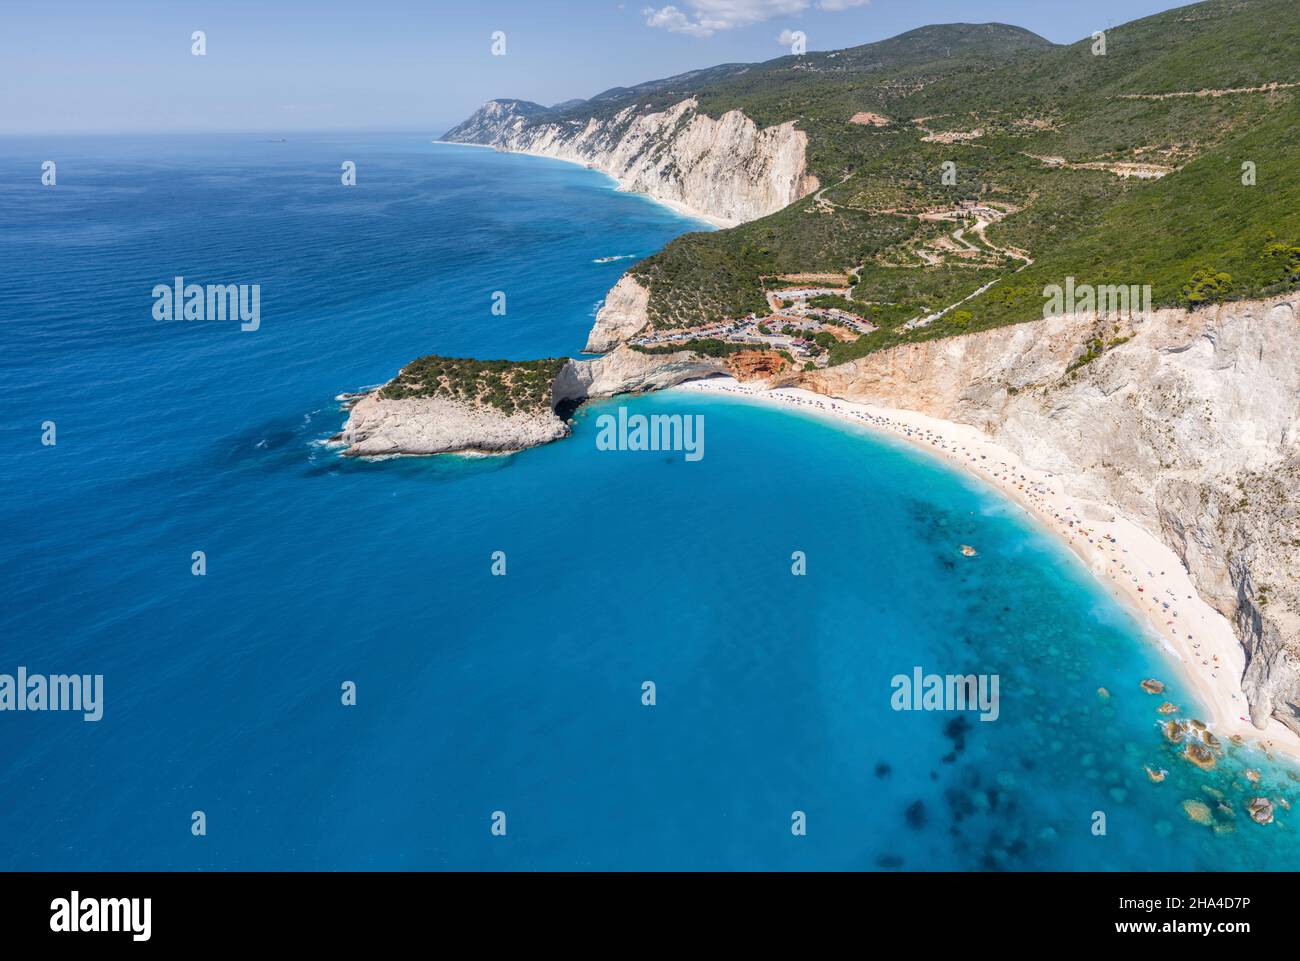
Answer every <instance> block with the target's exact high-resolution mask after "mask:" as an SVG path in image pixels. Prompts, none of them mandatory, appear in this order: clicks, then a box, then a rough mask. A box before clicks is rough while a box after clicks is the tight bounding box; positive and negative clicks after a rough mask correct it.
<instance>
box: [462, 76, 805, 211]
mask: <svg viewBox="0 0 1300 961" xmlns="http://www.w3.org/2000/svg"><path fill="white" fill-rule="evenodd" d="M698 108H699V105H698V104H697V102H696V101H695V100H693V99H688V100H683V101H681V102H680V103H678V104H675V105H674V106H672V107H670V108H668V109H667V110H662V111H658V112H651V111H648V110H646V109H645V108H640V107H637V106H631V107H626V108H624V109H622V110H620V111H619V112H618V113H616V114H613V115H611V116H593V117H587V118H582V119H572V118H569V119H562V120H561V119H550V118H551V114H550V112H549V111H546V110H545V109H544V108H541V107H538V106H537V105H536V104H528V103H524V102H521V101H515V100H492V101H489V102H488V103H486V104H484V105H483V107H482V108H480V109H479V111H478V112H477V113H475V114H474V116H472V117H470V118H469V119H468V120H466V121H465V122H464V123H462V124H460V125H459V126H458V127H455V128H453V129H452V130H450V131H448V132H447V133H446V134H445V135H444V136H443V140H444V141H448V142H451V143H472V144H482V145H486V146H492V147H496V148H497V149H499V150H506V151H512V152H519V153H531V154H539V155H542V156H546V157H555V158H557V159H560V160H571V161H575V162H578V163H583V164H587V165H590V166H591V167H593V168H595V169H597V170H600V171H602V172H604V173H607V174H609V175H610V176H612V177H614V178H615V179H617V180H618V181H619V183H620V185H621V187H622V189H624V190H631V191H636V192H638V193H644V194H647V195H649V196H651V197H653V198H655V199H656V200H659V201H663V202H665V203H669V204H673V205H676V206H679V207H681V208H684V209H685V210H686V211H688V212H690V213H694V214H697V215H700V216H703V217H705V218H707V219H709V220H712V221H714V222H716V223H718V224H720V225H722V226H730V225H734V224H738V223H742V222H744V221H747V220H754V219H756V218H758V217H763V216H766V215H767V214H770V213H775V212H776V211H778V210H780V209H781V208H782V207H786V206H788V205H790V204H792V203H794V202H795V201H796V200H799V199H800V198H802V197H804V196H807V195H808V194H809V193H812V192H813V191H814V190H816V189H817V187H818V184H817V179H816V178H815V177H813V176H812V175H810V174H809V173H808V170H807V163H806V159H805V153H806V149H807V146H808V136H807V134H805V133H804V132H803V131H801V130H796V129H795V126H794V123H793V122H787V123H783V124H780V125H779V126H775V127H767V128H764V129H760V128H759V127H758V126H757V125H756V124H755V123H754V122H753V121H752V120H750V119H749V118H748V117H746V116H745V115H744V114H743V113H741V112H740V111H739V110H732V111H729V112H728V113H725V114H723V115H722V116H721V117H719V118H717V119H716V120H715V119H713V118H711V117H708V116H705V115H704V114H702V113H700V112H699V109H698Z"/></svg>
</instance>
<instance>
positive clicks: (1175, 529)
mask: <svg viewBox="0 0 1300 961" xmlns="http://www.w3.org/2000/svg"><path fill="white" fill-rule="evenodd" d="M1298 307H1300V300H1298V299H1297V298H1296V297H1295V296H1294V295H1291V296H1287V297H1281V298H1275V299H1273V300H1269V301H1258V302H1243V303H1234V304H1226V305H1223V306H1219V307H1215V308H1210V309H1205V310H1201V311H1198V312H1195V313H1188V312H1185V311H1181V310H1162V311H1157V312H1156V313H1155V314H1154V315H1153V316H1152V317H1151V318H1149V319H1147V320H1145V321H1138V322H1135V323H1134V324H1132V325H1125V326H1123V327H1122V328H1121V330H1119V331H1118V332H1117V331H1116V330H1115V329H1114V324H1113V323H1112V322H1110V321H1094V320H1089V319H1085V318H1082V317H1065V318H1054V319H1049V320H1041V321H1035V322H1031V323H1025V324H1021V325H1018V326H1013V327H1005V328H1000V329H997V330H991V331H985V332H981V333H976V334H970V335H966V336H963V337H955V338H951V339H946V340H934V341H929V342H925V343H920V344H914V345H907V346H903V347H898V348H894V349H892V350H888V351H882V352H880V353H878V354H873V355H870V356H868V357H865V358H863V359H861V360H857V361H854V362H851V363H848V364H844V365H842V366H839V367H832V368H828V369H826V370H822V371H816V372H811V373H808V374H805V375H803V376H802V377H800V378H799V381H798V382H799V384H800V386H803V387H806V388H809V389H811V390H815V391H818V392H820V393H824V394H829V395H832V396H836V397H843V398H845V399H847V400H853V401H860V402H864V403H871V404H876V405H881V406H887V407H894V408H898V409H905V410H914V411H918V412H920V413H923V414H927V415H930V416H933V417H938V418H942V419H944V420H947V421H953V422H957V423H962V424H967V425H971V426H974V427H978V428H980V429H981V430H982V431H983V432H984V433H985V434H986V435H987V436H988V437H989V438H990V440H993V441H995V442H996V443H998V444H1000V445H1002V446H1003V447H1006V448H1008V449H1010V450H1012V451H1014V452H1015V453H1017V454H1018V455H1019V456H1020V457H1021V458H1022V460H1023V461H1024V462H1025V463H1026V464H1027V465H1028V466H1030V467H1033V468H1035V469H1037V470H1041V471H1046V472H1050V473H1052V474H1054V475H1056V476H1057V477H1059V478H1060V480H1061V482H1062V484H1063V485H1064V488H1065V490H1066V491H1067V492H1068V493H1070V494H1071V495H1072V496H1075V497H1078V498H1082V499H1084V500H1088V501H1094V502H1097V503H1099V504H1104V505H1108V506H1109V507H1110V508H1112V509H1114V510H1117V511H1119V512H1120V513H1121V514H1122V515H1123V516H1125V517H1126V518H1128V519H1129V520H1131V521H1132V522H1134V523H1136V524H1137V525H1138V526H1140V527H1142V528H1143V529H1145V530H1146V531H1147V532H1148V533H1150V534H1152V535H1154V536H1155V537H1157V538H1158V539H1159V540H1161V541H1163V542H1164V543H1165V544H1166V545H1167V546H1169V547H1170V548H1171V549H1172V550H1173V551H1174V552H1175V553H1176V554H1177V555H1178V556H1179V558H1180V559H1181V560H1182V561H1183V563H1184V565H1185V566H1186V567H1187V569H1188V572H1189V573H1190V575H1191V577H1192V581H1193V583H1194V584H1195V585H1196V587H1197V590H1198V591H1199V593H1200V594H1201V596H1202V597H1203V598H1204V599H1205V600H1206V601H1207V602H1208V603H1210V604H1211V605H1212V606H1213V607H1215V608H1217V609H1218V610H1219V611H1220V612H1222V613H1223V614H1224V615H1225V616H1226V617H1227V618H1228V619H1229V620H1230V621H1231V622H1232V623H1233V625H1234V627H1235V629H1236V632H1237V635H1238V637H1239V639H1240V640H1241V643H1242V645H1243V647H1244V648H1245V652H1246V656H1247V667H1246V672H1245V676H1244V678H1243V688H1244V690H1245V692H1246V694H1247V697H1248V699H1249V701H1250V705H1251V719H1252V721H1253V722H1254V723H1255V725H1256V726H1257V727H1261V728H1262V727H1263V726H1264V724H1265V723H1266V721H1267V719H1268V718H1269V716H1270V715H1271V716H1273V717H1276V718H1277V719H1278V720H1280V721H1282V722H1283V723H1284V724H1286V725H1287V726H1288V727H1290V728H1292V730H1295V731H1298V732H1300V322H1298V321H1300V317H1298V316H1297V309H1298ZM1122 336H1130V337H1131V339H1129V340H1128V341H1126V342H1122V343H1115V341H1116V340H1117V339H1118V338H1119V337H1122ZM1099 337H1100V338H1101V339H1102V340H1104V341H1106V342H1108V343H1112V344H1113V346H1111V347H1110V348H1109V349H1108V350H1107V351H1106V352H1105V353H1104V354H1102V355H1101V356H1100V357H1099V358H1097V359H1096V360H1093V361H1091V362H1090V363H1087V364H1085V365H1084V366H1082V367H1080V368H1078V369H1077V370H1075V371H1071V370H1070V369H1069V368H1070V366H1071V365H1072V364H1073V363H1074V362H1076V361H1077V360H1078V359H1079V358H1080V357H1081V356H1082V355H1083V354H1084V353H1085V351H1086V350H1087V348H1088V345H1089V344H1090V343H1092V342H1093V341H1094V340H1095V339H1096V338H1099Z"/></svg>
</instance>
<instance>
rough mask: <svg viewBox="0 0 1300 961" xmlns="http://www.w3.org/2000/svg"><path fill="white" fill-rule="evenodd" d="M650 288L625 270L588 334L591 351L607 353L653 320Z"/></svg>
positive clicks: (606, 296) (588, 350) (584, 349)
mask: <svg viewBox="0 0 1300 961" xmlns="http://www.w3.org/2000/svg"><path fill="white" fill-rule="evenodd" d="M649 308H650V288H649V287H646V286H645V285H644V284H642V283H641V282H640V281H638V280H637V279H636V277H634V276H633V275H632V274H624V275H623V276H622V277H621V278H619V281H618V283H617V284H615V285H614V286H613V288H612V289H611V290H610V292H609V293H608V294H606V295H605V303H604V304H603V305H602V306H601V308H600V310H598V311H597V312H596V322H595V323H594V324H593V325H592V327H591V332H590V333H589V334H588V335H587V346H585V347H583V348H582V349H583V351H584V352H586V353H588V354H603V353H604V352H605V351H607V350H613V349H614V348H615V347H617V346H618V345H619V344H622V343H626V342H627V341H628V340H629V339H630V338H632V337H634V336H636V334H637V333H639V332H640V331H641V330H642V329H643V328H644V327H645V326H646V325H647V324H649V323H650V310H649Z"/></svg>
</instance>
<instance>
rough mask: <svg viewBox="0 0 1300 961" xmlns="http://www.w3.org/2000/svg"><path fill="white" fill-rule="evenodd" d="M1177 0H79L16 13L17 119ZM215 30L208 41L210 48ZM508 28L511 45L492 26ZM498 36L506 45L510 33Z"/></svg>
mask: <svg viewBox="0 0 1300 961" xmlns="http://www.w3.org/2000/svg"><path fill="white" fill-rule="evenodd" d="M1180 5H1181V4H1180V3H1178V2H1171V0H673V2H672V3H665V2H664V0H627V2H623V3H619V2H616V0H614V2H611V0H456V2H450V0H352V2H339V0H219V2H188V0H113V2H107V0H62V2H60V3H58V4H39V3H10V4H6V5H5V8H4V10H3V12H0V135H4V134H22V133H82V132H87V133H88V132H153V131H203V130H208V131H243V130H247V131H272V132H274V131H291V130H427V131H429V132H431V133H435V134H436V133H441V132H443V131H444V130H445V129H446V128H448V127H450V126H452V125H454V124H456V123H458V122H459V121H461V120H463V119H464V118H465V117H467V116H468V115H469V114H471V113H472V112H473V111H474V110H475V109H477V108H478V106H479V105H481V104H482V103H483V102H484V101H486V100H490V99H493V98H497V97H517V98H519V99H522V100H533V101H536V102H539V103H544V104H548V105H549V104H553V103H558V102H560V101H562V100H568V99H570V98H575V97H581V98H584V99H585V98H586V97H590V96H592V95H593V94H596V93H599V92H600V91H602V90H606V89H608V88H610V87H614V86H625V85H631V84H635V83H639V82H642V81H645V80H651V79H655V78H658V77H665V76H671V75H672V74H675V73H680V72H682V71H684V70H691V69H696V68H700V67H708V66H713V65H714V64H718V63H728V62H738V61H740V62H752V61H761V60H768V59H771V58H773V57H778V56H782V55H783V54H786V53H789V52H790V51H789V48H788V45H782V44H781V43H780V42H779V40H778V38H780V37H782V36H783V35H784V34H785V33H786V32H788V31H794V30H799V31H802V32H803V33H804V34H805V35H806V37H807V49H809V50H834V49H838V48H841V47H847V46H855V45H857V44H861V43H870V42H872V41H875V40H883V39H885V38H887V37H892V36H895V35H896V34H899V33H903V32H904V31H907V30H911V29H914V28H916V27H920V26H925V25H926V24H931V23H953V22H966V23H985V22H990V21H996V22H1001V23H1010V24H1015V25H1016V26H1021V27H1025V28H1027V29H1029V30H1032V31H1034V32H1035V33H1038V34H1041V35H1042V36H1044V37H1046V38H1047V39H1049V40H1052V41H1055V42H1057V43H1069V42H1073V41H1075V40H1079V39H1081V38H1083V37H1086V36H1089V35H1090V34H1091V33H1092V32H1093V31H1095V30H1100V29H1105V28H1106V27H1109V26H1115V25H1119V24H1121V23H1125V22H1127V21H1129V20H1134V19H1138V18H1141V17H1144V16H1148V15H1150V14H1153V13H1157V12H1159V11H1161V10H1167V9H1170V8H1172V7H1176V6H1180ZM195 31H202V32H203V35H204V39H205V52H204V54H203V55H202V56H196V55H195V54H194V52H193V47H194V41H193V40H192V37H193V35H194V32H195ZM497 32H500V33H501V34H504V54H503V55H494V54H493V35H494V33H497ZM498 49H500V45H499V44H498Z"/></svg>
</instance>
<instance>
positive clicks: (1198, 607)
mask: <svg viewBox="0 0 1300 961" xmlns="http://www.w3.org/2000/svg"><path fill="white" fill-rule="evenodd" d="M674 389H676V390H681V391H697V392H703V393H716V394H723V395H726V396H731V397H738V398H743V399H745V400H749V401H753V402H758V403H770V404H775V405H778V406H782V407H786V408H795V409H798V410H803V411H807V412H809V413H812V414H815V415H821V416H825V417H829V418H833V419H835V420H837V421H840V422H848V423H851V424H856V425H858V426H860V427H865V428H867V429H869V430H871V431H874V432H876V433H879V434H884V435H888V436H891V437H895V438H899V439H902V440H905V441H907V442H909V443H911V444H913V445H915V446H918V447H921V448H923V449H925V450H927V451H929V452H930V453H932V454H934V455H936V456H939V457H941V458H942V459H944V460H945V461H947V462H949V463H950V464H953V465H955V466H957V467H960V468H961V469H962V470H964V471H965V472H966V473H967V474H969V475H971V476H973V477H976V478H978V479H979V480H981V481H983V482H984V483H986V484H989V485H991V486H992V487H994V488H995V489H996V490H997V491H998V492H999V493H1000V494H1002V495H1003V496H1004V497H1007V498H1009V499H1010V500H1011V501H1013V502H1014V503H1016V504H1018V505H1019V506H1020V507H1021V508H1023V509H1024V510H1025V511H1026V513H1028V514H1029V515H1030V516H1031V517H1033V518H1034V520H1035V522H1036V523H1037V524H1038V525H1039V526H1040V527H1041V528H1043V529H1044V530H1046V531H1048V532H1050V533H1051V534H1052V535H1053V536H1055V537H1057V538H1058V539H1059V540H1060V541H1061V542H1062V543H1063V544H1064V545H1065V546H1066V547H1068V548H1069V549H1070V550H1071V552H1072V553H1074V555H1075V556H1076V557H1078V558H1079V560H1080V561H1081V562H1082V563H1083V564H1085V565H1086V566H1087V567H1088V568H1089V569H1090V570H1091V571H1092V573H1093V576H1094V577H1096V579H1097V580H1098V581H1099V582H1100V583H1101V584H1102V585H1103V586H1104V587H1105V588H1106V591H1107V593H1108V594H1109V595H1110V596H1111V597H1112V598H1113V599H1114V600H1116V601H1118V602H1119V603H1120V604H1121V605H1122V606H1124V607H1125V608H1126V609H1128V610H1129V611H1130V612H1131V613H1132V614H1134V616H1135V617H1137V618H1138V622H1139V623H1140V624H1141V625H1142V626H1143V627H1144V628H1145V629H1146V630H1145V632H1146V633H1147V634H1148V635H1150V636H1151V638H1152V640H1158V642H1159V643H1160V646H1161V647H1162V648H1163V649H1164V651H1165V652H1166V654H1167V655H1168V656H1169V657H1170V658H1171V660H1173V661H1176V662H1177V665H1178V668H1179V670H1180V673H1181V679H1182V680H1183V681H1184V682H1185V683H1186V685H1187V686H1188V687H1189V688H1191V689H1192V691H1193V692H1194V694H1195V696H1196V697H1197V698H1198V700H1199V701H1200V705H1199V706H1200V707H1202V708H1204V709H1205V710H1206V711H1207V712H1208V716H1206V717H1204V718H1203V720H1204V721H1205V722H1206V723H1207V724H1208V725H1209V726H1210V727H1211V728H1212V729H1213V730H1214V731H1215V732H1216V733H1217V734H1218V735H1219V736H1221V737H1223V738H1225V739H1226V738H1233V737H1240V738H1241V740H1243V741H1245V742H1247V743H1252V744H1254V745H1255V746H1258V747H1259V748H1260V749H1261V750H1263V751H1264V753H1265V756H1266V757H1267V758H1268V759H1269V760H1274V755H1280V756H1283V757H1285V758H1287V759H1289V760H1291V761H1300V735H1297V734H1296V733H1295V732H1293V731H1291V730H1290V729H1289V728H1287V727H1286V726H1284V725H1283V724H1282V723H1281V722H1279V721H1277V720H1276V719H1273V718H1270V719H1269V724H1268V727H1266V728H1265V729H1263V730H1259V729H1258V728H1256V727H1255V726H1254V725H1253V724H1252V723H1251V722H1250V717H1249V714H1250V711H1249V707H1248V705H1247V700H1246V695H1245V693H1244V692H1243V691H1242V688H1241V677H1242V674H1243V672H1244V671H1245V651H1244V650H1243V649H1242V646H1241V642H1240V641H1239V640H1238V639H1237V636H1236V633H1235V632H1234V631H1233V629H1232V626H1231V624H1229V622H1228V620H1227V618H1225V617H1224V616H1223V615H1222V614H1220V613H1219V612H1218V611H1216V610H1215V609H1214V608H1212V607H1210V605H1209V604H1207V603H1206V602H1205V601H1204V600H1202V599H1201V597H1200V595H1199V594H1198V593H1197V592H1196V589H1195V587H1194V586H1193V585H1192V582H1191V578H1190V576H1189V575H1188V573H1187V571H1186V570H1185V569H1184V568H1183V566H1182V563H1181V561H1179V559H1178V557H1177V555H1175V554H1174V552H1173V551H1172V550H1170V549H1169V548H1168V547H1166V546H1165V545H1164V544H1162V543H1161V542H1160V541H1159V540H1158V539H1156V538H1155V537H1154V536H1152V535H1151V534H1148V533H1147V532H1146V531H1144V530H1143V529H1142V528H1140V527H1138V526H1137V525H1136V524H1134V523H1132V522H1131V521H1128V520H1126V519H1125V518H1123V517H1121V516H1120V515H1119V514H1118V513H1116V512H1114V511H1111V510H1110V509H1108V508H1105V507H1103V506H1102V505H1098V504H1095V503H1093V502H1089V501H1084V500H1082V499H1078V498H1073V497H1071V496H1069V495H1068V494H1066V493H1065V492H1064V491H1063V490H1062V489H1061V485H1060V482H1059V480H1058V479H1057V478H1055V477H1053V476H1052V475H1050V474H1047V473H1044V472H1042V471H1036V470H1031V469H1028V468H1026V467H1024V465H1023V464H1022V463H1021V462H1020V459H1019V458H1018V457H1017V456H1016V455H1015V454H1014V453H1012V452H1011V451H1009V450H1007V449H1006V448H1004V447H1001V446H1000V445H998V444H995V443H993V442H992V441H990V440H988V439H987V438H986V437H984V435H983V434H982V433H981V432H980V431H978V430H977V429H976V428H973V427H969V426H965V425H962V424H955V423H952V422H950V421H945V420H940V419H938V418H935V417H929V416H927V415H924V414H919V413H916V412H913V411H906V410H898V409H894V408H886V407H878V406H875V405H871V404H859V403H854V402H851V401H845V400H841V399H839V398H835V397H828V396H826V395H823V394H818V393H814V392H812V391H809V390H805V389H803V388H798V387H781V388H775V389H768V388H757V387H750V386H747V385H745V384H741V383H739V382H737V381H735V380H734V379H732V378H729V377H727V378H721V377H719V378H711V379H709V380H699V381H690V382H689V383H686V384H682V385H679V386H678V387H677V388H674ZM1139 680H1140V679H1134V686H1135V687H1136V686H1137V683H1138V681H1139ZM1160 700H1161V699H1160V698H1158V697H1152V702H1153V704H1152V716H1153V718H1156V717H1158V715H1157V714H1156V713H1155V710H1154V709H1155V707H1156V706H1158V704H1159V703H1160Z"/></svg>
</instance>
